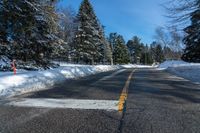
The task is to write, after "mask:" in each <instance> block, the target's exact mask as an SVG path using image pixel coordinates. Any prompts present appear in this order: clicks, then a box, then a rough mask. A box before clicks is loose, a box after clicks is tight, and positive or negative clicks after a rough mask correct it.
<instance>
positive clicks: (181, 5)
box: [163, 0, 197, 30]
mask: <svg viewBox="0 0 200 133" xmlns="http://www.w3.org/2000/svg"><path fill="white" fill-rule="evenodd" d="M196 1H197V0H169V1H168V2H165V3H163V6H164V8H165V9H166V11H167V15H166V16H167V17H168V18H170V26H176V27H178V28H179V29H181V30H182V29H183V28H185V25H187V24H188V23H189V22H190V15H191V13H192V12H193V11H194V10H196V9H197V5H196Z"/></svg>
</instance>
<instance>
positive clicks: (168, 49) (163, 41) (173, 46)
mask: <svg viewBox="0 0 200 133" xmlns="http://www.w3.org/2000/svg"><path fill="white" fill-rule="evenodd" d="M154 38H155V40H156V42H157V43H159V44H160V45H161V46H162V48H163V49H164V51H163V52H164V56H165V59H169V60H172V59H180V58H181V54H182V48H183V43H182V38H183V37H182V35H181V33H179V32H178V30H177V27H171V28H168V29H165V28H163V27H157V29H156V31H155V36H154Z"/></svg>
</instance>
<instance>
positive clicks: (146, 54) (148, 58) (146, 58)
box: [140, 45, 153, 65]
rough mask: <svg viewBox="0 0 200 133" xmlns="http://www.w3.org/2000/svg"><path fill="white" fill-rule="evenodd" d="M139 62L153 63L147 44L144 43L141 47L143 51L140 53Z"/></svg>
mask: <svg viewBox="0 0 200 133" xmlns="http://www.w3.org/2000/svg"><path fill="white" fill-rule="evenodd" d="M140 63H142V64H145V65H147V64H153V58H152V55H151V51H150V48H149V46H148V45H146V46H145V47H144V48H143V51H142V53H141V58H140Z"/></svg>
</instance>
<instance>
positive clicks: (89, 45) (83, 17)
mask: <svg viewBox="0 0 200 133" xmlns="http://www.w3.org/2000/svg"><path fill="white" fill-rule="evenodd" d="M77 21H78V31H77V33H76V36H75V39H74V43H73V44H74V53H75V54H74V56H75V57H74V58H75V60H76V61H77V63H79V62H80V61H82V62H85V63H90V64H94V62H95V61H98V60H99V58H102V56H103V55H102V54H101V53H102V52H101V50H102V35H101V33H100V31H101V25H100V22H99V20H98V19H97V17H96V15H95V13H94V9H93V7H92V5H91V4H90V2H89V0H83V2H82V3H81V6H80V9H79V13H78V15H77Z"/></svg>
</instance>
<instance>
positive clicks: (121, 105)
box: [118, 70, 135, 112]
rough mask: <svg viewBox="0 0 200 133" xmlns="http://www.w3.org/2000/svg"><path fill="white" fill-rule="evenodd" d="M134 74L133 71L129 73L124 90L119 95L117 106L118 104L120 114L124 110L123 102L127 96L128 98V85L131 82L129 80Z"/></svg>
mask: <svg viewBox="0 0 200 133" xmlns="http://www.w3.org/2000/svg"><path fill="white" fill-rule="evenodd" d="M134 72H135V70H133V71H132V72H131V73H130V75H129V77H128V79H127V81H126V84H125V86H124V88H123V90H122V93H121V95H120V98H119V104H118V111H119V112H122V111H123V109H124V104H125V101H126V99H127V96H128V88H129V85H130V82H131V79H132V76H133V73H134Z"/></svg>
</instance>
